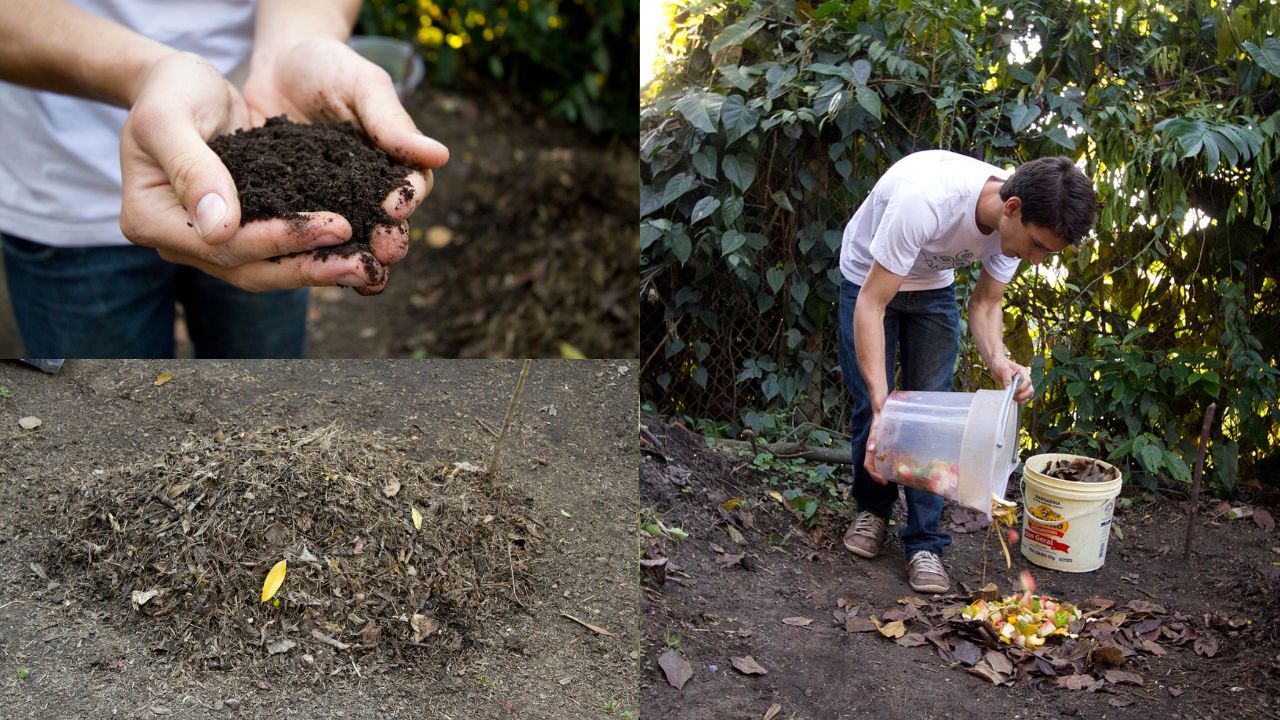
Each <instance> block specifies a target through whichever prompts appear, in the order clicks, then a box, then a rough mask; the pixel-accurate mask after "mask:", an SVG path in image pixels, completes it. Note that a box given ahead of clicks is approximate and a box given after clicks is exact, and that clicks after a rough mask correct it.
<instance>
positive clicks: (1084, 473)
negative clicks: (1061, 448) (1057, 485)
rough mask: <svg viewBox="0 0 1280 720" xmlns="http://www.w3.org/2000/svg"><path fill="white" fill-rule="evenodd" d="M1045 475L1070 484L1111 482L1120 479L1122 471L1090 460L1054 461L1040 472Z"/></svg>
mask: <svg viewBox="0 0 1280 720" xmlns="http://www.w3.org/2000/svg"><path fill="white" fill-rule="evenodd" d="M1040 472H1041V473H1042V474H1044V475H1048V476H1049V477H1054V478H1057V479H1059V480H1067V481H1070V482H1084V483H1093V482H1110V481H1112V480H1115V479H1116V478H1118V477H1120V470H1119V469H1117V468H1114V467H1112V466H1110V465H1104V464H1103V463H1100V462H1098V461H1096V460H1090V459H1088V458H1073V459H1071V460H1053V461H1050V462H1049V464H1048V465H1045V466H1044V469H1043V470H1041V471H1040Z"/></svg>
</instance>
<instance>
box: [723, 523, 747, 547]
mask: <svg viewBox="0 0 1280 720" xmlns="http://www.w3.org/2000/svg"><path fill="white" fill-rule="evenodd" d="M724 530H725V532H727V533H728V534H729V539H730V540H732V541H733V542H734V543H735V544H737V545H746V544H747V539H746V538H745V537H743V536H742V533H741V532H738V528H736V527H734V526H732V525H726V526H725V527H724Z"/></svg>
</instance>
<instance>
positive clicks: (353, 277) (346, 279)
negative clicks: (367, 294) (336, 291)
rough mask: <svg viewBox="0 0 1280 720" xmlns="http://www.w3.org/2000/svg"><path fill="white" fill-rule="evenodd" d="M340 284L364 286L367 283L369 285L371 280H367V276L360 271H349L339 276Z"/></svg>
mask: <svg viewBox="0 0 1280 720" xmlns="http://www.w3.org/2000/svg"><path fill="white" fill-rule="evenodd" d="M338 284H339V285H345V286H346V287H364V286H365V285H368V284H369V282H368V281H367V280H365V277H364V276H363V275H361V274H360V273H347V274H346V275H343V276H342V277H340V278H338Z"/></svg>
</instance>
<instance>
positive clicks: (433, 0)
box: [360, 0, 640, 139]
mask: <svg viewBox="0 0 1280 720" xmlns="http://www.w3.org/2000/svg"><path fill="white" fill-rule="evenodd" d="M639 26H640V3H639V0H601V1H599V2H588V1H586V0H519V1H518V2H507V1H506V0H418V1H417V2H406V1H404V0H395V1H393V0H365V3H364V6H363V7H362V9H361V13H360V28H361V30H362V31H363V32H365V33H366V34H370V35H387V36H391V37H398V38H401V39H405V40H412V41H414V42H415V43H416V44H417V45H418V46H419V47H420V52H421V54H422V56H423V58H424V59H425V61H426V64H427V68H428V73H429V77H430V78H431V79H432V80H433V82H435V83H437V84H440V85H445V86H448V85H453V84H456V83H459V82H471V81H475V80H476V79H477V78H485V79H488V80H497V81H499V82H501V83H503V84H504V85H506V86H507V87H509V88H510V89H512V90H514V91H516V92H520V93H525V94H527V95H529V96H530V97H532V98H533V99H535V100H536V101H538V102H539V103H541V104H542V105H543V106H545V107H547V108H548V109H549V110H550V111H551V113H552V114H554V115H556V116H558V117H563V118H564V119H566V120H568V121H570V122H574V123H579V124H581V125H583V126H585V127H586V128H587V129H589V130H591V131H592V132H594V133H608V134H612V135H619V136H622V137H625V138H627V139H630V138H633V137H635V136H636V132H637V124H638V120H637V114H636V113H637V108H638V100H637V98H636V91H635V88H636V87H637V86H638V85H639V77H640V76H639V66H638V65H637V64H636V62H635V58H636V56H637V55H638V54H639V47H640V40H639V37H640V36H639Z"/></svg>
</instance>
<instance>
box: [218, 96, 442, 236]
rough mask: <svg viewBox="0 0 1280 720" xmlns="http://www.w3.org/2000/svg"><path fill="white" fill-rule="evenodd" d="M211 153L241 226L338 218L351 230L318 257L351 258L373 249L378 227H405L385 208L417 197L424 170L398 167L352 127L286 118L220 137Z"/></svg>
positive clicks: (390, 158)
mask: <svg viewBox="0 0 1280 720" xmlns="http://www.w3.org/2000/svg"><path fill="white" fill-rule="evenodd" d="M209 147H211V148H213V151H214V152H216V153H217V154H218V157H220V158H222V162H223V164H225V165H226V166H227V169H228V170H229V171H231V177H232V178H233V179H234V180H235V182H236V190H237V192H239V194H240V212H241V215H240V222H241V223H250V222H253V221H255V220H268V219H271V218H283V219H286V220H287V219H290V218H296V217H298V216H299V213H304V212H321V211H328V212H335V213H338V214H340V215H342V216H343V217H345V218H346V219H347V222H349V223H351V241H350V242H347V243H344V244H342V245H338V246H336V247H327V248H321V249H319V250H317V251H315V252H316V253H317V254H318V255H320V256H321V257H324V256H327V255H333V254H337V255H340V256H342V257H347V256H349V255H352V254H354V253H356V252H359V251H360V250H362V249H364V250H367V249H368V247H369V244H370V242H369V241H370V233H372V232H373V230H374V228H375V227H377V226H378V225H397V224H398V221H397V220H394V219H392V218H391V217H390V216H389V215H388V214H387V212H386V210H384V209H383V207H382V203H383V202H384V201H385V200H386V199H387V197H388V196H389V195H391V193H393V192H395V191H397V190H398V191H399V192H400V193H401V197H402V198H403V199H404V200H410V199H412V198H413V186H412V185H410V184H409V182H408V180H407V178H408V176H409V175H410V174H411V173H413V172H414V171H416V170H417V169H418V168H414V167H410V166H408V165H404V164H402V163H399V162H397V161H396V160H394V159H393V158H392V157H391V156H390V155H388V154H387V153H386V152H385V151H383V150H382V149H381V148H379V147H377V146H376V145H374V144H373V142H372V141H371V140H370V139H369V138H368V137H367V136H365V135H364V134H363V133H361V132H360V131H359V130H356V128H354V127H352V126H351V125H348V124H346V123H317V124H304V123H294V122H291V121H290V120H289V119H288V118H287V117H285V116H283V115H280V116H278V117H273V118H271V119H269V120H267V122H266V124H265V125H263V126H262V127H258V128H252V129H249V130H237V131H236V132H235V133H233V134H230V135H223V136H222V137H218V138H214V139H213V141H212V142H210V143H209Z"/></svg>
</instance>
